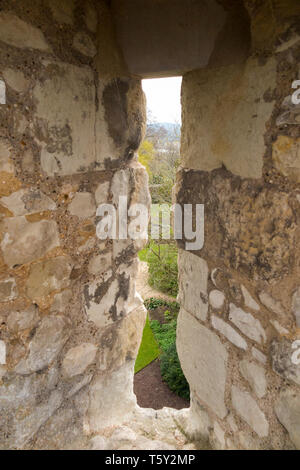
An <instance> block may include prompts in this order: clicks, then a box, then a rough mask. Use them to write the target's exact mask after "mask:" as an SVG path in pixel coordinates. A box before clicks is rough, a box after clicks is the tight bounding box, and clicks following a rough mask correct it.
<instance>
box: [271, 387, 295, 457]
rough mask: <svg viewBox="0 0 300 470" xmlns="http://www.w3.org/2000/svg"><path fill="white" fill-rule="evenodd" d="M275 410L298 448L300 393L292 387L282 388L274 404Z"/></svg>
mask: <svg viewBox="0 0 300 470" xmlns="http://www.w3.org/2000/svg"><path fill="white" fill-rule="evenodd" d="M275 412H276V415H277V418H278V419H279V421H280V422H281V424H282V425H283V426H284V427H285V428H286V429H287V431H288V433H289V435H290V438H291V441H292V442H293V444H294V445H295V447H296V449H298V450H300V395H299V393H297V392H296V391H294V390H292V389H290V390H289V389H286V390H283V391H282V392H281V393H280V396H279V398H278V400H277V402H276V404H275Z"/></svg>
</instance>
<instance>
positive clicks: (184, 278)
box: [178, 250, 208, 321]
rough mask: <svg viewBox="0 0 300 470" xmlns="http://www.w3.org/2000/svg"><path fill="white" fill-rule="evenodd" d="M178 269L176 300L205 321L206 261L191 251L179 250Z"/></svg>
mask: <svg viewBox="0 0 300 470" xmlns="http://www.w3.org/2000/svg"><path fill="white" fill-rule="evenodd" d="M178 270H179V296H178V299H179V300H178V301H179V302H180V304H181V305H182V306H183V308H184V309H185V310H187V311H188V312H190V313H191V314H193V315H195V317H197V318H199V319H200V320H202V321H205V320H206V318H207V312H208V298H207V280H208V266H207V263H206V261H205V260H204V259H202V258H199V257H198V256H196V255H194V254H192V253H189V252H186V251H183V250H180V251H179V255H178Z"/></svg>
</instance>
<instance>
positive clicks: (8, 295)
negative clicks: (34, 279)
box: [0, 278, 18, 302]
mask: <svg viewBox="0 0 300 470" xmlns="http://www.w3.org/2000/svg"><path fill="white" fill-rule="evenodd" d="M17 295H18V290H17V285H16V280H15V279H14V278H9V279H3V280H1V281H0V302H9V301H10V300H13V299H15V298H16V297H17Z"/></svg>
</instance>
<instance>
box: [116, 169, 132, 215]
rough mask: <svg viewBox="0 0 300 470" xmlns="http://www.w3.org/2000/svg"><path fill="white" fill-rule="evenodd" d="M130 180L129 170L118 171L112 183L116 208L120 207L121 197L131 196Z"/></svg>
mask: <svg viewBox="0 0 300 470" xmlns="http://www.w3.org/2000/svg"><path fill="white" fill-rule="evenodd" d="M129 178H130V172H129V170H120V171H117V172H116V173H115V174H114V176H113V179H112V183H111V192H112V195H113V203H114V204H115V206H116V207H118V206H119V197H120V196H127V197H128V196H129V182H130V181H129Z"/></svg>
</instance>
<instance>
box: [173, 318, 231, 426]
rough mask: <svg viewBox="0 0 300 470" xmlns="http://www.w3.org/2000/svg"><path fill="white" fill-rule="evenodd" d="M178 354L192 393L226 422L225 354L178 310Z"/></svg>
mask: <svg viewBox="0 0 300 470" xmlns="http://www.w3.org/2000/svg"><path fill="white" fill-rule="evenodd" d="M177 350H178V355H179V359H180V363H181V366H182V369H183V372H184V374H185V376H186V378H187V380H188V382H189V384H190V387H191V390H193V391H194V392H195V393H196V395H197V396H198V397H199V398H200V400H201V401H203V402H204V403H205V404H206V405H207V406H208V407H210V408H211V410H212V411H213V412H214V413H216V414H217V416H219V418H221V419H223V418H225V416H226V414H227V409H226V406H225V402H224V393H225V383H226V366H227V357H228V353H227V351H226V348H225V346H224V345H223V344H222V343H221V341H220V340H219V338H218V336H217V335H216V334H214V333H212V332H211V331H210V330H209V329H208V328H206V327H204V326H202V325H201V324H200V323H199V322H198V321H197V320H196V319H195V318H194V317H193V316H192V315H190V314H189V313H188V312H186V311H185V310H183V309H181V311H180V314H179V317H178V323H177Z"/></svg>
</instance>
